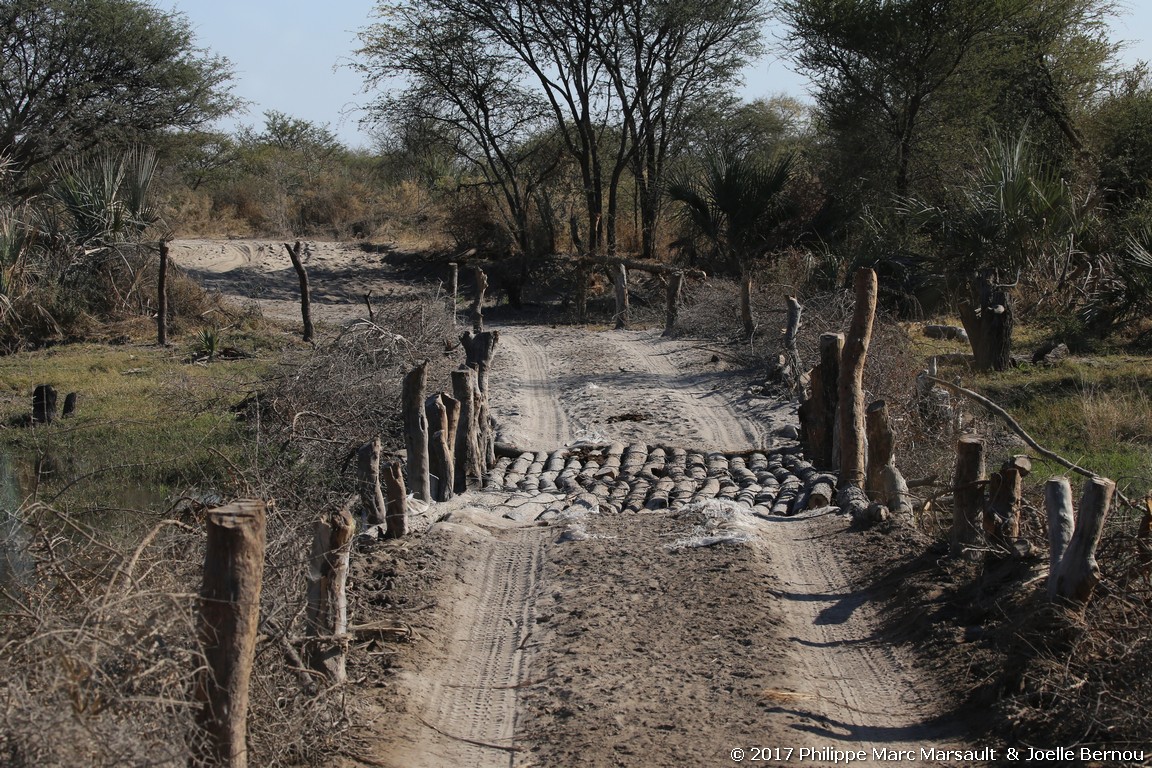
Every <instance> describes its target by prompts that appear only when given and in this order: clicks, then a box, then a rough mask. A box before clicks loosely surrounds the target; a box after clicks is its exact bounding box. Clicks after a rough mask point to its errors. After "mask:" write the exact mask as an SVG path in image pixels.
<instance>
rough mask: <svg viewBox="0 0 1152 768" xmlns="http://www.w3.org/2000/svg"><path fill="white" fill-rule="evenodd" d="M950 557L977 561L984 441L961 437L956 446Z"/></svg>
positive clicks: (982, 494)
mask: <svg viewBox="0 0 1152 768" xmlns="http://www.w3.org/2000/svg"><path fill="white" fill-rule="evenodd" d="M952 485H953V488H954V489H955V490H954V499H955V501H954V505H953V506H954V509H953V511H952V545H951V550H950V554H951V556H952V557H964V558H966V559H969V560H977V559H979V557H980V555H979V552H978V551H976V550H974V549H973V548H974V547H977V546H979V544H980V513H981V511H983V509H984V441H983V440H981V439H980V438H978V437H976V436H975V435H965V436H964V437H961V438H960V440H959V442H957V444H956V476H955V479H954V481H953V483H952Z"/></svg>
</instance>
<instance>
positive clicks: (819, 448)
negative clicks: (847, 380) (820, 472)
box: [800, 333, 844, 469]
mask: <svg viewBox="0 0 1152 768" xmlns="http://www.w3.org/2000/svg"><path fill="white" fill-rule="evenodd" d="M843 352H844V334H842V333H823V334H821V335H820V362H819V363H817V365H816V367H815V368H813V369H812V373H811V378H810V380H809V385H810V386H811V389H812V395H811V396H810V397H809V398H808V400H806V401H805V402H804V405H803V406H801V409H800V411H801V413H800V424H801V429H802V432H803V435H802V437H803V443H804V455H806V456H807V457H808V459H809V461H811V462H812V463H813V464H814V465H816V467H818V468H819V469H836V468H838V466H839V457H837V456H836V455H835V454H834V452H833V446H834V445H835V444H838V441H836V440H834V435H835V434H836V430H837V429H838V425H837V420H836V404H837V400H838V398H839V396H838V385H839V378H840V356H841V354H843Z"/></svg>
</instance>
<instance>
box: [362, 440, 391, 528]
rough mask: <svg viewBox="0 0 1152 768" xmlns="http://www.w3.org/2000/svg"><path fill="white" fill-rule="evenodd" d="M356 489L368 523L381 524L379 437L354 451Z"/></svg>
mask: <svg viewBox="0 0 1152 768" xmlns="http://www.w3.org/2000/svg"><path fill="white" fill-rule="evenodd" d="M356 490H357V491H358V492H359V493H360V504H361V505H362V506H363V507H364V515H365V517H366V518H367V521H368V525H383V524H384V522H385V520H384V515H385V509H386V508H385V503H384V491H383V489H382V488H381V487H380V438H378V437H377V438H375V439H373V440H372V442H370V443H365V444H364V445H362V446H360V450H358V451H357V452H356Z"/></svg>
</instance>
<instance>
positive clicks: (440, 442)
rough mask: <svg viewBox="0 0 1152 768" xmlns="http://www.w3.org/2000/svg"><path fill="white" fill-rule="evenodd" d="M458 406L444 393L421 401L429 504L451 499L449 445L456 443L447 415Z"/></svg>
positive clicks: (452, 422)
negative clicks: (426, 456)
mask: <svg viewBox="0 0 1152 768" xmlns="http://www.w3.org/2000/svg"><path fill="white" fill-rule="evenodd" d="M458 408H459V403H457V402H456V400H455V399H454V398H453V397H451V396H450V395H448V394H446V393H444V392H438V393H436V394H435V395H430V396H429V397H428V398H427V399H426V400H425V401H424V415H425V418H427V420H428V430H429V433H430V434H429V436H428V484H429V490H430V491H431V494H432V499H433V501H448V500H449V499H451V498H452V495H453V490H452V487H453V485H454V483H453V474H454V472H455V467H454V464H453V459H452V446H453V444H454V443H455V442H456V432H455V427H456V417H455V416H454V415H453V414H452V413H451V412H452V411H454V410H456V409H458Z"/></svg>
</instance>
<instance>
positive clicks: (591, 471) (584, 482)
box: [576, 456, 600, 488]
mask: <svg viewBox="0 0 1152 768" xmlns="http://www.w3.org/2000/svg"><path fill="white" fill-rule="evenodd" d="M599 471H600V462H599V461H597V460H596V457H595V456H589V457H588V458H587V460H585V462H584V466H583V467H581V469H580V472H579V473H577V475H576V482H578V483H579V484H580V485H581V487H583V488H590V487H592V485H593V484H594V483H595V482H596V473H597V472H599Z"/></svg>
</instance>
